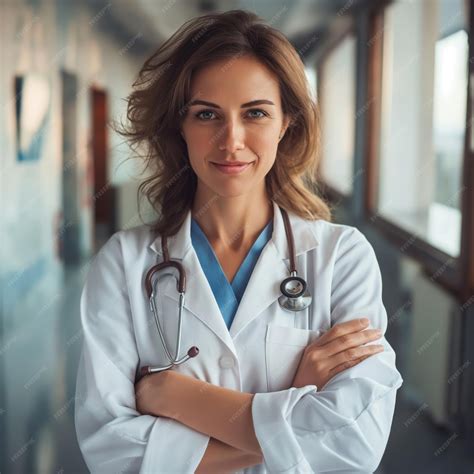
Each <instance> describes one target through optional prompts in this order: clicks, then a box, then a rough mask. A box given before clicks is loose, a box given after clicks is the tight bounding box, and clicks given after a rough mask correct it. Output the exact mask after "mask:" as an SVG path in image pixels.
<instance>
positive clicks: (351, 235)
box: [306, 219, 372, 250]
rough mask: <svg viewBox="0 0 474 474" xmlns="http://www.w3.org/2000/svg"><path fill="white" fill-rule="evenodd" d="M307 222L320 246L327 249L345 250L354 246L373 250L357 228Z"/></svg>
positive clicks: (321, 222) (320, 222)
mask: <svg viewBox="0 0 474 474" xmlns="http://www.w3.org/2000/svg"><path fill="white" fill-rule="evenodd" d="M306 222H307V223H308V225H309V226H310V228H311V230H312V231H313V233H314V235H315V236H316V239H317V241H318V243H319V245H321V246H322V247H323V248H325V249H327V248H328V247H329V248H330V247H334V249H338V250H344V249H348V248H350V247H354V246H359V247H366V248H367V247H370V248H372V245H371V244H370V242H369V241H368V240H367V238H366V237H365V235H364V234H363V233H362V232H361V231H360V230H359V229H358V228H357V227H354V226H351V225H348V224H339V223H335V222H329V221H326V220H323V219H319V220H316V221H306Z"/></svg>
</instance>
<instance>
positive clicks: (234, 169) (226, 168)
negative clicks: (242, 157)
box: [211, 161, 254, 174]
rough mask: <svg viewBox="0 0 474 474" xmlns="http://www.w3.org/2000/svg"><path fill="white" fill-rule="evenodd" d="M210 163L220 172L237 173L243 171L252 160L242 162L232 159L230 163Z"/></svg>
mask: <svg viewBox="0 0 474 474" xmlns="http://www.w3.org/2000/svg"><path fill="white" fill-rule="evenodd" d="M211 163H212V165H213V166H214V167H215V168H216V169H218V170H219V171H220V172H222V173H225V174H239V173H242V172H243V171H245V170H246V169H247V168H248V167H249V166H250V165H252V164H253V163H254V162H253V161H251V162H243V161H233V162H232V163H226V164H222V163H214V162H211Z"/></svg>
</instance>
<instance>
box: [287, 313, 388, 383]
mask: <svg viewBox="0 0 474 474" xmlns="http://www.w3.org/2000/svg"><path fill="white" fill-rule="evenodd" d="M367 326H368V321H367V323H362V322H361V320H360V319H354V320H351V321H346V322H344V323H340V324H336V325H335V326H333V327H332V328H331V329H329V330H328V331H327V332H326V333H324V334H323V335H322V336H321V337H319V338H318V339H317V340H316V341H314V342H312V343H311V344H308V345H307V346H306V348H305V350H304V352H303V355H302V357H301V360H300V363H299V366H298V369H297V371H296V374H295V377H294V379H293V382H292V384H291V386H292V387H298V388H299V387H304V386H305V385H316V386H317V387H318V391H321V389H322V388H323V387H324V385H326V383H327V382H328V381H329V380H330V379H331V378H332V377H334V376H335V375H336V374H338V373H339V372H342V371H343V370H345V369H348V368H350V367H352V366H354V365H356V364H358V363H359V362H362V361H363V360H364V359H367V357H370V356H371V355H373V354H377V353H378V352H382V351H383V345H381V344H371V345H367V346H363V345H362V344H365V343H366V342H369V341H373V340H375V339H380V337H382V333H381V332H380V331H379V330H377V329H367V330H363V329H364V328H366V327H367Z"/></svg>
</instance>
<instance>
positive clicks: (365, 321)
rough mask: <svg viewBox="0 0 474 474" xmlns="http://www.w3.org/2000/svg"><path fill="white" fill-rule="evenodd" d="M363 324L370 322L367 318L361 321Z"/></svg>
mask: <svg viewBox="0 0 474 474" xmlns="http://www.w3.org/2000/svg"><path fill="white" fill-rule="evenodd" d="M359 321H360V322H361V324H364V325H365V324H369V320H368V319H367V318H362V319H360V320H359Z"/></svg>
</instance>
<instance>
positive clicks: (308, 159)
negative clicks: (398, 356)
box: [76, 10, 402, 473]
mask: <svg viewBox="0 0 474 474" xmlns="http://www.w3.org/2000/svg"><path fill="white" fill-rule="evenodd" d="M134 85H135V86H136V89H135V90H134V91H133V93H132V94H131V96H130V97H129V104H128V118H129V120H130V124H129V127H128V128H127V129H126V130H124V131H122V133H124V134H125V135H126V136H127V137H128V138H129V139H130V140H131V143H132V144H134V145H136V146H141V147H143V148H142V149H144V150H146V153H147V155H146V158H147V163H148V165H149V166H150V167H151V169H152V173H151V176H150V177H149V178H148V179H147V180H146V181H144V182H143V185H142V186H141V188H142V189H143V190H144V192H145V193H146V195H147V196H148V198H149V200H150V202H151V203H152V205H153V206H154V208H155V209H156V210H157V212H158V213H159V218H158V219H157V221H156V223H155V224H154V226H153V228H152V229H151V230H150V229H149V228H148V227H147V226H145V225H143V226H139V227H135V228H133V229H128V230H123V231H120V232H117V233H116V234H114V235H113V236H112V237H111V238H110V239H109V241H108V242H107V243H106V244H105V245H104V247H103V248H102V249H101V250H100V252H99V253H98V255H97V257H96V258H95V259H94V261H93V262H92V265H91V267H90V270H89V274H88V277H87V281H86V284H85V287H84V290H83V294H82V298H81V319H82V325H83V330H84V347H83V352H82V357H81V363H80V368H79V372H78V380H77V404H76V430H77V435H78V440H79V444H80V447H81V450H82V453H83V455H84V458H85V460H86V462H87V464H88V467H89V468H90V470H91V471H93V472H101V473H102V472H109V471H110V472H118V471H121V472H138V471H140V472H144V473H161V472H180V473H183V472H206V473H207V472H235V471H238V470H240V469H244V468H247V469H245V472H252V473H264V472H329V471H331V472H337V471H344V472H353V471H357V472H372V471H373V470H375V468H376V467H377V465H378V464H379V462H380V459H381V457H382V454H383V452H384V449H385V446H386V443H387V439H388V435H389V432H390V425H391V422H392V416H393V410H394V405H395V395H396V390H397V389H398V388H399V387H400V385H401V383H402V378H401V376H400V374H399V372H398V371H397V369H396V367H395V354H394V352H393V349H392V348H391V347H390V345H389V344H388V342H387V341H386V340H385V338H384V337H383V334H384V333H385V330H386V328H387V314H386V311H385V308H384V306H383V302H382V282H381V276H380V270H379V267H378V263H377V260H376V257H375V254H374V251H373V249H372V247H371V245H370V244H369V242H368V241H367V240H366V238H365V237H364V236H363V235H362V234H361V233H360V232H359V231H358V230H357V229H356V228H354V227H351V226H347V225H340V224H334V223H331V216H330V211H329V209H328V207H327V205H326V204H325V203H324V202H323V201H322V200H321V198H319V197H318V196H317V194H316V193H315V189H316V188H315V186H314V183H312V181H311V177H312V176H314V174H315V170H316V167H317V157H318V153H317V152H318V143H319V142H318V122H317V111H316V107H315V104H314V102H313V101H312V100H311V96H310V91H309V86H308V84H307V81H306V78H305V73H304V66H303V64H302V62H301V60H300V58H299V57H298V54H297V53H296V51H295V50H294V49H293V47H292V46H291V45H290V43H289V42H288V41H287V39H286V38H285V37H284V36H283V35H282V34H281V33H279V32H278V31H276V30H275V29H273V28H271V27H270V26H268V25H266V24H264V23H263V22H262V21H261V20H260V19H259V18H258V17H257V16H256V15H254V14H252V13H249V12H245V11H239V10H236V11H229V12H226V13H221V14H212V15H207V16H203V17H199V18H195V19H192V20H190V21H188V22H187V23H185V24H184V25H183V26H182V27H181V28H180V29H179V30H178V31H177V32H176V33H175V34H174V35H173V36H172V37H171V38H170V39H169V40H168V41H167V42H165V43H164V44H163V45H162V46H161V47H160V48H159V50H158V51H157V52H156V53H155V54H154V55H153V56H152V57H151V58H149V59H148V60H147V61H146V63H145V65H144V66H143V69H142V70H141V72H140V75H139V79H138V80H137V81H136V83H135V84H134ZM285 214H286V215H287V216H288V218H289V223H290V224H291V229H292V232H293V236H294V253H295V255H296V257H295V265H296V269H297V272H298V276H299V277H302V278H304V279H305V280H306V282H307V285H308V290H309V292H310V294H311V296H312V302H311V304H310V305H309V306H308V307H306V309H303V310H301V311H288V310H287V309H285V308H284V307H283V306H282V304H281V303H284V302H283V301H280V299H279V297H280V296H281V292H280V283H281V281H282V280H284V279H285V278H287V277H288V276H289V271H290V265H291V259H290V257H291V252H290V245H289V240H288V238H287V234H286V230H285V220H284V218H285ZM162 237H166V238H167V243H166V244H163V241H162ZM167 253H168V255H167ZM168 257H169V258H170V259H173V260H176V261H178V262H180V263H181V264H182V265H183V267H184V269H185V271H186V276H187V279H186V296H185V303H184V308H183V312H182V318H183V323H182V340H181V352H180V354H178V355H179V356H180V357H182V356H183V354H186V351H187V350H188V349H189V348H190V347H191V346H197V347H198V348H199V354H198V355H197V356H195V357H193V358H191V359H189V360H186V361H185V362H184V363H182V364H180V365H175V366H173V367H172V369H171V370H166V371H161V372H156V373H149V374H147V375H145V376H143V377H141V378H140V377H139V374H140V368H142V367H143V366H146V365H154V366H160V367H163V366H166V364H168V363H169V360H168V358H167V356H166V352H165V349H164V348H163V345H162V344H161V342H160V338H159V335H158V332H157V326H156V325H155V320H154V317H153V315H152V313H151V312H150V306H149V301H148V296H147V292H146V284H145V279H146V278H145V275H146V273H147V271H148V270H149V269H150V268H151V267H153V266H154V265H155V264H157V263H159V262H162V261H163V260H164V259H165V258H168ZM164 273H165V274H166V273H170V275H175V274H176V273H174V272H173V270H166V271H164ZM170 275H168V276H167V277H166V278H164V279H163V280H160V283H159V284H158V293H157V296H156V299H155V301H156V304H157V306H158V310H159V311H158V314H159V316H158V317H159V320H158V322H161V325H162V326H163V332H164V334H165V336H164V337H165V342H166V343H167V345H168V347H169V348H170V352H172V353H173V352H174V350H175V347H176V346H175V343H176V337H177V336H176V335H177V332H178V306H179V305H178V299H179V298H178V293H177V292H176V286H177V284H176V281H175V280H174V279H173V278H170V277H169V276H170ZM160 285H161V286H160ZM364 317H365V318H367V322H366V324H365V325H364V324H363V323H362V322H361V320H360V319H361V318H364ZM377 329H378V330H379V332H378V333H377V332H376V330H377ZM375 342H377V343H378V344H375Z"/></svg>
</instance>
